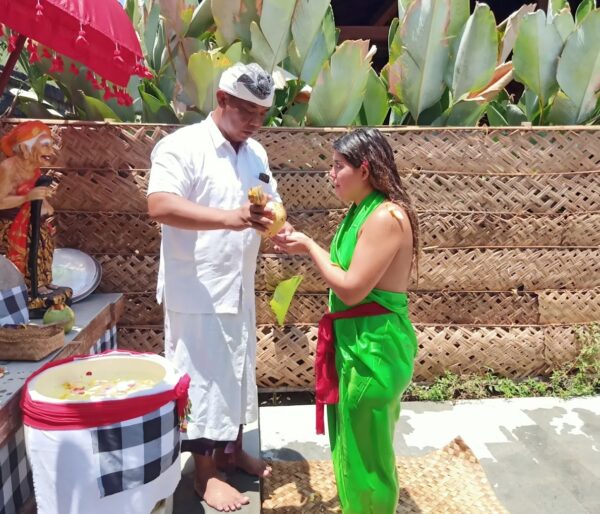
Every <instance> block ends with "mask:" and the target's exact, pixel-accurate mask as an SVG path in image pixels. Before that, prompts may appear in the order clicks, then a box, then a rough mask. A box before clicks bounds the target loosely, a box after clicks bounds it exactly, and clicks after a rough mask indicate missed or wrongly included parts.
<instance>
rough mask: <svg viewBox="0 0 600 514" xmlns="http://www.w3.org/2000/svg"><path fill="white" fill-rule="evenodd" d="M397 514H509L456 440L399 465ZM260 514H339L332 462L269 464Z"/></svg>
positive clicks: (463, 446) (469, 452) (461, 444)
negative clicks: (270, 469)
mask: <svg viewBox="0 0 600 514" xmlns="http://www.w3.org/2000/svg"><path fill="white" fill-rule="evenodd" d="M397 468H398V477H399V480H400V501H399V503H398V509H397V511H396V512H397V513H402V514H413V513H414V514H416V513H436V514H438V513H439V514H484V513H485V514H487V513H490V514H508V511H507V510H506V509H505V508H504V507H503V506H502V505H501V504H500V502H499V501H498V499H497V498H496V495H495V494H494V492H493V490H492V488H491V486H490V484H489V483H488V481H487V478H486V476H485V473H484V471H483V469H482V467H481V465H480V464H479V461H478V460H477V458H476V457H475V455H474V454H473V452H472V451H471V450H470V448H469V447H468V446H467V445H466V444H465V442H464V441H463V440H462V439H461V438H460V437H457V438H456V439H454V441H452V442H451V443H450V444H448V445H447V446H446V447H445V448H442V449H441V450H437V451H434V452H432V453H429V454H427V455H424V456H421V457H402V458H400V459H398V461H397ZM263 498H264V501H263V511H262V512H263V514H313V513H314V514H317V513H319V514H323V513H339V512H340V508H339V503H338V500H337V492H336V487H335V480H334V477H333V470H332V467H331V462H329V461H309V462H306V461H294V462H282V461H275V462H273V472H272V474H271V477H269V478H267V479H265V481H264V485H263Z"/></svg>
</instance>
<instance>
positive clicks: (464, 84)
mask: <svg viewBox="0 0 600 514" xmlns="http://www.w3.org/2000/svg"><path fill="white" fill-rule="evenodd" d="M497 53H498V35H497V32H496V20H495V19H494V14H493V13H492V11H491V10H490V8H489V6H487V5H486V4H477V6H476V7H475V10H474V11H473V14H472V15H471V17H470V18H469V20H468V21H467V23H466V25H465V28H464V31H463V33H462V36H461V38H460V44H459V46H458V51H457V53H456V61H455V63H454V72H453V76H452V96H453V97H454V101H455V102H457V101H459V100H461V99H463V98H464V97H466V96H467V95H468V94H469V93H471V92H472V91H477V90H480V89H482V88H483V87H484V86H486V84H488V83H489V81H490V80H491V78H492V77H493V75H494V71H495V68H496V59H497Z"/></svg>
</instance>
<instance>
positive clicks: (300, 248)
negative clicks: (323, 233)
mask: <svg viewBox="0 0 600 514" xmlns="http://www.w3.org/2000/svg"><path fill="white" fill-rule="evenodd" d="M273 242H274V243H275V251H276V252H279V253H287V254H289V255H293V254H305V253H308V252H309V250H310V245H311V244H312V243H313V240H312V239H311V238H310V237H308V236H307V235H306V234H303V233H302V232H292V233H291V234H281V233H280V234H277V236H275V237H274V238H273Z"/></svg>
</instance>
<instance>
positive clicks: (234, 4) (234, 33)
mask: <svg viewBox="0 0 600 514" xmlns="http://www.w3.org/2000/svg"><path fill="white" fill-rule="evenodd" d="M259 3H260V0H211V2H210V5H211V11H212V14H213V19H214V21H215V24H216V25H217V28H218V33H219V34H218V35H219V37H220V38H222V39H223V42H224V43H225V44H227V45H230V44H231V43H233V42H234V41H235V40H236V39H239V40H240V41H242V43H244V46H246V47H247V48H249V47H250V44H251V41H250V23H251V22H252V21H258V4H259Z"/></svg>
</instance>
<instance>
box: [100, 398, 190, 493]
mask: <svg viewBox="0 0 600 514" xmlns="http://www.w3.org/2000/svg"><path fill="white" fill-rule="evenodd" d="M142 401H143V400H142ZM92 446H93V449H94V457H95V460H96V470H97V473H98V488H99V489H100V496H101V497H105V496H109V495H111V494H116V493H119V492H121V491H126V490H128V489H132V488H134V487H138V486H140V485H142V484H147V483H148V482H151V481H152V480H154V479H156V478H158V476H159V475H160V474H161V473H163V472H165V471H166V470H167V469H169V468H170V467H171V466H172V465H173V463H174V462H175V461H176V460H177V457H178V455H179V419H178V416H177V410H176V408H175V402H170V403H168V404H166V405H163V406H162V407H161V408H160V409H158V410H156V411H154V412H152V413H150V414H147V415H145V416H143V417H139V418H134V419H132V420H128V421H123V422H121V423H116V424H114V425H109V426H106V427H100V428H95V429H92Z"/></svg>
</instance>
